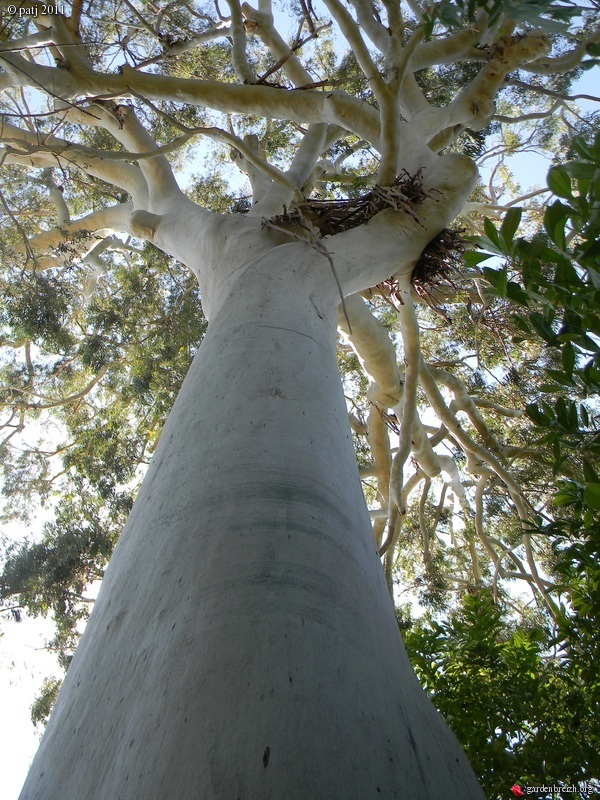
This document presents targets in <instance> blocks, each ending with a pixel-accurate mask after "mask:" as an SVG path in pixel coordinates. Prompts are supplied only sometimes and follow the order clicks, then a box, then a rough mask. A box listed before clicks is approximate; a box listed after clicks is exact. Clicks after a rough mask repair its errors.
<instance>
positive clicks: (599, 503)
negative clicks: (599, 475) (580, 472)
mask: <svg viewBox="0 0 600 800" xmlns="http://www.w3.org/2000/svg"><path fill="white" fill-rule="evenodd" d="M583 502H584V503H585V504H586V505H588V506H589V507H590V508H593V509H595V510H597V511H598V510H600V483H595V482H594V483H592V482H591V481H590V482H589V483H586V485H585V488H584V490H583Z"/></svg>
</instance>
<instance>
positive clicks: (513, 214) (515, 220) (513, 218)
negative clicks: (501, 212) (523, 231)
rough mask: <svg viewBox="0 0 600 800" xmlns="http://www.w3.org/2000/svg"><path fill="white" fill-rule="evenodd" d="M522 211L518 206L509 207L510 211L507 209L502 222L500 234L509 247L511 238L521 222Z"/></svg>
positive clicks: (511, 241)
mask: <svg viewBox="0 0 600 800" xmlns="http://www.w3.org/2000/svg"><path fill="white" fill-rule="evenodd" d="M522 213H523V212H522V210H521V209H520V208H511V209H510V211H507V213H506V216H505V217H504V220H503V222H502V226H501V228H500V236H501V237H502V239H503V240H504V243H505V244H506V246H507V247H508V248H509V249H510V248H511V247H512V243H513V238H514V235H515V233H516V232H517V228H518V227H519V224H520V222H521V216H522Z"/></svg>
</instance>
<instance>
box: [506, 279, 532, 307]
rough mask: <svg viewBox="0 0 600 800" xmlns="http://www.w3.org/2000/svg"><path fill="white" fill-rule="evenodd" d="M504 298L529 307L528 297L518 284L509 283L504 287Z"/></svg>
mask: <svg viewBox="0 0 600 800" xmlns="http://www.w3.org/2000/svg"><path fill="white" fill-rule="evenodd" d="M506 296H507V297H508V299H509V300H512V301H513V302H515V303H518V304H519V305H521V306H528V305H529V295H528V294H527V292H525V291H524V290H523V289H522V288H521V287H520V286H519V284H518V283H515V282H514V281H509V282H508V284H507V286H506Z"/></svg>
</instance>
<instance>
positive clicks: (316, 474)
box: [21, 244, 483, 800]
mask: <svg viewBox="0 0 600 800" xmlns="http://www.w3.org/2000/svg"><path fill="white" fill-rule="evenodd" d="M318 258H319V256H318V255H317V253H315V251H314V250H313V249H312V248H310V247H308V246H307V245H303V244H291V245H286V246H282V247H277V248H274V249H272V250H270V251H269V252H267V253H266V254H263V255H261V256H260V257H259V258H258V259H257V260H255V261H254V262H251V263H249V264H247V265H246V267H245V269H243V270H238V271H236V273H235V277H230V279H229V280H225V281H224V282H223V283H222V289H221V291H222V294H223V298H222V302H221V303H220V304H219V306H218V312H216V313H215V315H214V317H213V319H212V321H211V323H210V325H209V329H208V333H207V336H206V338H205V340H204V342H203V343H202V345H201V347H200V350H199V353H198V355H197V357H196V359H195V361H194V364H193V366H192V368H191V370H190V374H189V375H188V377H187V379H186V381H185V383H184V386H183V389H182V391H181V393H180V396H179V398H178V400H177V402H176V405H175V407H174V409H173V411H172V413H171V416H170V418H169V421H168V422H167V424H166V426H165V429H164V431H163V433H162V436H161V440H160V442H159V446H158V449H157V451H156V453H155V456H154V458H153V461H152V464H151V466H150V469H149V472H148V475H147V477H146V479H145V481H144V484H143V487H142V489H141V491H140V494H139V497H138V499H137V501H136V504H135V507H134V510H133V512H132V514H131V518H130V520H129V522H128V524H127V526H126V528H125V531H124V533H123V535H122V537H121V539H120V540H119V543H118V545H117V548H116V550H115V553H114V556H113V559H112V561H111V564H110V566H109V569H108V572H107V575H106V578H105V580H104V582H103V586H102V589H101V592H100V596H99V598H98V601H97V603H96V607H95V609H94V612H93V615H92V618H91V620H90V623H89V625H88V628H87V630H86V632H85V634H84V637H83V640H82V643H81V645H80V647H79V649H78V651H77V653H76V655H75V658H74V661H73V663H72V665H71V667H70V668H69V671H68V674H67V678H66V681H65V684H64V687H63V689H62V690H61V693H60V697H59V699H58V702H57V705H56V709H55V711H54V713H53V715H52V718H51V720H50V723H49V726H48V729H47V733H46V735H45V737H44V740H43V742H42V745H41V748H40V751H39V754H38V756H37V758H36V760H35V762H34V764H33V767H32V769H31V772H30V776H29V778H28V780H27V782H26V784H25V787H24V789H23V793H22V795H21V800H41V799H42V798H43V800H59V798H60V800H81V798H82V797H85V798H86V800H119V798H120V799H121V800H134V798H135V800H140V799H141V798H144V800H154V799H156V800H159V799H160V800H188V798H189V799H190V800H191V798H203V800H205V799H206V800H208V799H209V798H219V799H221V798H223V800H225V798H227V799H229V798H236V797H239V798H248V799H249V800H254V799H255V798H261V800H267V799H268V798H273V800H280V799H281V798H286V799H287V798H289V799H290V800H295V799H296V798H297V800H306V798H327V800H335V799H336V798H339V799H340V800H348V799H349V798H355V799H356V800H366V798H370V797H373V798H375V797H379V796H381V797H387V798H393V797H397V798H405V797H410V798H411V800H425V798H428V799H430V800H433V798H436V800H437V799H438V798H440V797H445V798H456V800H458V798H461V800H465V798H466V799H467V800H471V799H472V798H478V799H479V800H481V798H482V797H483V795H482V793H481V790H480V789H479V787H478V786H477V783H476V781H475V778H474V776H473V774H472V772H471V769H470V767H469V765H468V763H467V762H466V759H465V758H464V755H463V754H462V752H461V750H460V748H459V746H458V744H457V743H456V740H455V739H454V737H453V735H452V734H451V733H450V731H449V729H448V728H447V727H446V725H445V723H444V722H443V721H442V719H441V717H440V716H439V715H438V713H437V712H436V711H435V710H434V708H433V706H431V704H430V703H429V701H428V700H427V699H426V697H425V695H424V693H423V691H422V690H421V689H420V687H419V686H418V684H417V681H416V679H415V677H414V675H413V673H412V670H411V668H410V665H409V662H408V659H407V657H406V654H405V652H404V650H403V647H402V644H401V640H400V636H399V632H398V627H397V624H396V620H395V617H394V612H393V610H392V606H391V603H390V599H389V595H388V592H387V588H386V585H385V581H384V577H383V573H382V570H381V564H380V562H379V558H378V556H377V552H376V547H375V543H374V541H373V537H372V533H371V526H370V522H369V516H368V512H367V510H366V507H365V503H364V499H363V496H362V491H361V487H360V482H359V478H358V473H357V470H356V462H355V458H354V453H353V448H352V443H351V436H350V431H349V428H348V423H347V415H346V408H345V401H344V397H343V393H342V389H341V385H340V381H339V376H338V373H337V368H336V362H335V322H336V313H337V305H338V299H339V298H338V294H337V286H336V285H335V282H334V280H333V278H332V276H331V275H330V273H329V272H328V271H327V270H321V269H318V268H316V264H315V260H316V259H318Z"/></svg>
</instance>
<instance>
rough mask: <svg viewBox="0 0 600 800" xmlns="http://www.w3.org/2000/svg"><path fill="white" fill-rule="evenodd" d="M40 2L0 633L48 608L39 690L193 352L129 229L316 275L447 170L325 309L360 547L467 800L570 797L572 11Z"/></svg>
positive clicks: (538, 3) (577, 557) (7, 51)
mask: <svg viewBox="0 0 600 800" xmlns="http://www.w3.org/2000/svg"><path fill="white" fill-rule="evenodd" d="M58 11H59V12H60V13H45V12H44V6H43V5H42V4H41V3H38V2H34V0H27V2H25V1H19V2H16V3H14V4H13V5H11V6H8V7H5V8H4V9H3V10H2V11H1V12H0V67H1V69H2V71H1V72H0V92H1V94H0V154H1V162H0V163H1V170H0V175H1V176H2V185H1V190H0V217H1V224H2V237H1V239H0V247H1V249H2V253H1V255H2V268H1V270H2V271H1V274H0V281H1V289H2V296H3V298H4V300H5V302H4V305H3V308H2V310H1V311H0V344H1V345H2V356H1V361H0V370H1V376H2V381H1V383H2V388H1V389H0V391H1V410H2V411H1V413H2V416H1V418H0V425H1V428H2V441H1V443H0V452H1V456H2V468H3V495H4V498H5V505H4V509H3V517H2V519H3V521H4V522H5V523H6V522H9V521H18V522H19V523H20V524H22V525H27V524H28V521H29V519H30V515H31V512H32V509H34V508H36V507H37V506H39V505H40V504H41V505H43V506H45V507H46V508H48V509H49V513H51V516H52V519H51V521H49V522H47V523H46V524H45V525H44V527H43V530H42V531H35V530H31V531H30V533H29V535H28V538H27V539H26V540H25V541H23V542H19V543H12V544H7V545H6V547H5V553H4V566H3V571H2V581H1V596H2V603H3V605H2V608H3V609H4V610H5V612H6V613H7V614H10V615H12V616H13V617H14V618H15V619H19V618H20V616H21V614H22V613H27V614H33V615H38V614H49V613H51V614H52V615H53V618H54V621H55V623H56V629H57V634H56V640H55V641H54V643H53V646H56V647H58V648H59V650H60V651H61V653H62V663H63V665H64V666H65V667H66V666H67V665H68V662H69V659H70V656H71V653H72V650H73V648H74V646H75V643H76V641H77V639H78V636H79V632H80V630H81V624H82V621H84V620H85V619H86V618H87V615H88V613H89V609H90V606H91V600H90V597H89V588H90V586H91V585H92V584H93V583H94V581H96V580H100V579H101V578H102V575H103V572H104V568H105V566H106V563H107V562H108V559H109V557H110V554H111V552H112V549H113V546H114V544H115V542H116V539H117V538H118V536H119V533H120V530H121V528H122V526H123V524H124V522H125V519H126V518H127V515H128V512H129V510H130V508H131V506H132V502H133V498H134V496H135V494H136V491H137V488H138V486H139V482H140V480H141V477H142V476H143V473H144V471H145V467H146V465H147V464H148V461H149V459H150V457H151V455H152V452H153V450H154V447H155V445H156V443H157V441H158V437H159V436H160V430H161V427H162V424H163V422H164V420H165V418H166V416H167V414H168V412H169V409H170V407H171V405H172V403H173V401H174V398H175V397H176V395H177V392H178V389H179V387H180V385H181V383H182V381H183V378H184V376H185V374H186V371H187V368H188V366H189V363H190V361H191V359H192V358H193V356H194V353H195V351H196V349H197V348H198V346H199V344H200V342H201V340H202V337H203V334H204V332H205V329H206V324H207V323H206V319H205V317H204V315H203V311H202V303H203V302H204V304H205V310H206V309H207V308H208V303H209V300H208V298H206V297H201V292H200V290H199V288H198V283H197V281H196V278H195V277H194V275H193V274H192V273H191V272H190V271H189V270H188V269H187V267H186V265H185V264H183V263H180V262H178V261H177V260H175V259H174V258H173V257H172V255H171V254H170V253H169V248H168V247H166V246H165V247H163V248H162V249H161V242H160V240H158V239H157V238H156V237H155V233H156V219H157V217H156V215H155V214H154V211H153V210H152V208H155V207H156V208H159V207H160V203H161V202H162V201H161V197H162V195H161V192H164V193H165V194H166V189H165V187H167V188H168V187H170V186H171V184H173V185H176V186H177V187H178V189H177V191H179V187H181V189H182V190H183V192H184V193H185V195H186V196H187V197H188V198H189V199H190V200H191V201H193V202H194V203H197V204H198V205H199V206H201V207H203V208H205V209H207V210H208V212H209V213H210V214H211V215H212V216H211V219H214V221H215V224H218V222H217V221H218V219H220V218H223V217H227V218H230V217H233V216H237V217H239V219H240V220H247V221H248V224H250V222H251V221H252V220H254V221H255V222H256V225H257V228H260V229H261V230H264V228H270V229H272V232H273V236H275V237H280V238H281V237H283V239H285V237H288V238H289V239H290V240H294V239H298V238H303V239H306V240H308V241H309V242H310V243H311V244H312V245H313V246H314V247H315V248H316V249H317V250H318V252H320V253H321V254H322V255H324V256H325V259H326V261H329V264H330V267H331V269H332V270H333V271H334V274H336V270H339V269H340V268H343V261H344V258H346V259H347V260H351V252H350V248H348V249H347V250H346V249H344V245H343V240H342V239H341V238H338V239H337V240H336V236H338V237H341V234H343V233H344V232H348V231H352V230H354V229H355V228H361V227H362V229H363V230H366V229H368V230H376V229H375V228H374V225H376V224H377V222H376V220H378V219H379V220H381V219H382V218H384V217H385V215H386V214H388V215H389V214H390V213H391V212H390V209H391V210H392V211H399V210H401V211H403V212H406V213H407V214H409V215H410V217H411V219H414V220H416V221H417V222H418V220H419V215H420V213H421V209H422V208H423V207H424V205H426V203H427V202H436V196H437V197H440V198H441V196H442V193H443V191H444V190H445V184H444V183H443V181H442V185H441V187H436V186H435V184H434V183H432V182H431V181H429V183H428V182H427V178H426V177H425V179H424V178H423V175H425V176H427V170H430V171H433V172H434V173H435V165H436V164H437V163H438V162H437V161H436V160H435V159H437V158H438V157H439V155H440V154H441V155H444V154H445V155H448V154H450V153H455V154H461V155H462V156H463V157H468V158H469V159H470V160H471V163H474V164H476V165H477V166H479V167H480V169H481V172H480V180H479V181H478V183H477V185H476V186H475V188H474V190H473V192H472V194H471V196H470V198H469V200H468V202H467V203H466V205H465V206H464V208H463V209H462V210H461V209H459V208H457V209H456V213H457V214H458V212H459V210H460V211H461V214H460V216H457V218H456V219H455V220H454V221H453V222H452V223H451V224H450V225H449V226H448V227H445V228H444V229H443V230H441V232H440V233H439V235H438V236H437V237H436V238H435V239H433V240H432V241H430V242H427V241H424V242H423V244H422V246H418V252H416V254H415V258H414V259H413V261H414V263H412V264H411V272H410V273H409V275H408V276H406V275H399V274H397V273H396V272H394V271H393V270H392V268H390V277H389V279H388V280H387V281H384V282H382V283H379V284H377V285H374V286H373V287H371V288H370V289H369V290H368V291H363V292H361V293H360V294H350V295H348V296H346V297H345V299H344V301H343V303H342V304H341V306H340V318H339V330H340V337H339V351H338V353H339V354H338V363H339V369H340V373H341V376H342V380H343V383H344V388H345V393H346V398H347V404H348V415H349V423H350V426H351V428H352V431H353V437H354V442H355V450H356V455H357V460H358V465H359V468H360V474H361V478H362V480H363V485H364V491H365V497H366V499H367V502H368V505H369V509H370V513H371V516H372V521H373V533H374V537H375V541H376V544H377V547H378V548H379V551H380V554H381V557H382V562H383V568H384V570H385V574H386V577H387V581H388V585H389V588H390V592H391V593H392V595H393V596H394V598H395V601H396V603H397V615H398V619H399V624H400V626H401V628H402V629H403V633H404V637H405V641H406V643H407V647H408V650H409V653H410V655H411V658H412V660H413V663H414V665H415V668H416V670H417V673H418V675H419V677H420V678H421V680H422V682H423V683H424V685H425V687H426V688H427V690H428V691H429V692H430V693H431V694H432V697H433V699H434V702H435V703H436V704H437V706H438V708H439V709H440V710H441V711H442V713H443V714H444V715H445V716H446V718H447V719H448V722H449V723H450V725H451V726H452V727H453V728H454V730H455V732H456V734H457V735H458V737H459V739H460V740H461V742H462V744H463V745H464V746H465V748H466V749H467V752H468V755H469V756H470V758H471V760H472V763H473V765H474V767H475V769H476V772H477V774H478V776H479V777H480V779H481V780H482V783H483V785H484V787H485V788H486V789H487V792H488V796H490V797H492V796H493V797H503V796H506V791H507V789H508V788H510V784H509V781H511V782H515V781H521V782H522V783H523V784H525V783H527V782H529V783H531V784H535V783H537V784H539V785H541V784H542V783H549V782H551V781H562V782H564V783H565V784H567V783H570V782H573V783H574V782H578V781H579V782H583V781H587V780H591V779H600V763H599V762H598V755H597V754H598V752H600V746H599V743H600V731H599V730H598V728H597V725H598V723H597V720H598V719H599V718H600V716H599V715H598V702H599V699H600V697H599V694H598V692H599V684H598V678H597V674H596V670H595V668H594V664H595V663H597V654H598V647H599V645H598V636H597V630H596V628H597V619H598V608H599V603H600V595H599V592H600V568H599V566H598V555H599V554H598V548H599V546H600V539H599V535H600V529H599V522H600V478H599V477H598V471H597V470H598V468H597V456H598V451H599V443H598V408H597V395H598V389H599V385H600V377H599V376H600V373H599V363H598V361H599V353H600V349H599V345H598V336H600V329H599V325H598V318H599V316H598V309H599V307H600V266H599V256H600V250H599V245H598V236H599V235H600V217H599V210H598V209H599V206H598V203H599V193H600V178H599V175H600V140H599V139H598V137H597V136H595V126H596V123H597V119H596V117H595V116H594V115H592V114H589V113H588V114H585V113H583V112H581V110H580V109H579V108H578V106H577V100H578V99H581V98H580V97H579V96H578V95H577V94H573V93H572V90H571V88H570V87H571V85H572V82H573V81H574V79H575V78H576V77H578V76H579V75H580V74H581V71H582V70H584V69H593V68H596V67H597V64H598V61H597V58H598V56H600V30H599V29H598V27H597V12H598V3H596V2H592V1H590V2H588V3H583V4H576V3H570V2H551V1H550V0H528V1H527V2H513V0H472V1H471V0H469V2H462V1H461V0H456V1H455V2H451V1H450V0H442V2H439V3H434V4H429V5H426V4H424V3H421V2H418V0H411V1H410V2H401V3H398V2H393V0H384V1H383V2H381V3H379V2H375V3H370V2H365V1H364V0H349V2H348V3H342V2H339V0H324V2H323V3H322V4H321V3H318V2H314V3H311V2H308V1H306V2H305V0H300V2H299V3H296V2H292V3H291V4H290V3H288V4H281V7H276V6H275V5H273V6H272V5H271V2H270V0H260V3H259V4H258V7H256V8H255V7H253V6H251V5H250V4H249V3H243V4H240V3H239V2H238V0H227V2H226V8H225V9H223V8H221V7H220V6H219V4H218V3H215V4H214V5H213V4H210V3H202V2H196V0H190V2H182V3H164V4H162V3H153V2H148V1H147V0H135V1H133V2H129V0H95V2H86V1H85V0H73V2H70V3H65V4H64V8H61V9H57V12H58ZM536 151H537V152H539V151H542V152H545V153H549V154H551V155H552V157H553V158H554V160H555V163H556V166H554V167H553V168H552V169H551V170H550V172H549V174H548V185H547V186H539V187H537V188H534V189H531V188H530V187H526V189H527V190H526V191H523V190H521V188H520V187H519V185H518V182H517V179H516V178H515V175H514V174H513V173H512V172H511V169H510V158H511V156H513V155H515V154H518V153H524V152H536ZM439 163H441V162H439ZM456 163H461V164H463V167H464V169H465V182H466V185H467V189H469V187H470V183H469V181H470V176H469V174H468V169H467V167H466V166H465V165H466V164H467V163H468V162H467V161H466V159H465V160H464V161H462V162H456ZM440 180H441V178H440ZM169 190H170V189H169ZM436 193H437V194H436ZM151 207H152V208H151ZM159 213H160V212H159ZM386 219H389V216H388V217H386ZM371 220H373V223H371ZM240 230H241V229H240ZM244 230H246V229H244ZM379 230H380V231H381V234H380V236H383V235H384V234H385V228H384V227H383V226H382V227H381V228H380V229H379ZM416 230H417V231H418V225H417V227H416ZM242 235H245V234H242ZM374 235H375V234H374ZM365 236H366V235H365ZM418 236H419V234H418V233H415V242H416V244H415V247H417V245H418ZM336 241H337V242H338V246H337V247H336ZM353 241H354V242H356V241H357V240H353ZM365 241H367V238H365ZM425 245H426V246H425ZM367 246H368V245H365V247H367ZM394 247H395V244H394V240H393V237H392V236H391V235H390V246H389V251H390V252H389V254H388V253H386V255H385V258H389V260H390V263H393V248H394ZM421 251H422V252H421ZM419 254H420V255H419ZM356 257H357V258H365V257H366V255H365V253H364V252H362V251H361V252H358V254H357V255H356ZM336 280H337V277H336ZM407 281H408V283H407ZM338 283H339V281H338ZM416 605H418V606H419V608H420V611H419V613H417V612H416V610H415V607H416ZM55 688H56V687H55V686H54V684H49V685H48V687H47V689H48V692H47V697H46V698H45V700H44V699H42V700H41V701H40V702H38V703H37V704H36V706H35V711H34V713H35V715H36V718H37V719H38V720H39V719H42V718H44V717H45V715H46V713H47V711H48V702H46V701H47V700H49V698H50V697H51V695H52V694H53V693H54V691H55ZM594 720H596V721H595V722H594ZM574 731H575V732H576V733H574Z"/></svg>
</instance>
